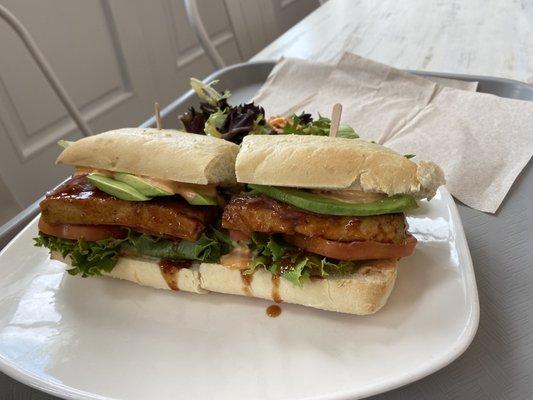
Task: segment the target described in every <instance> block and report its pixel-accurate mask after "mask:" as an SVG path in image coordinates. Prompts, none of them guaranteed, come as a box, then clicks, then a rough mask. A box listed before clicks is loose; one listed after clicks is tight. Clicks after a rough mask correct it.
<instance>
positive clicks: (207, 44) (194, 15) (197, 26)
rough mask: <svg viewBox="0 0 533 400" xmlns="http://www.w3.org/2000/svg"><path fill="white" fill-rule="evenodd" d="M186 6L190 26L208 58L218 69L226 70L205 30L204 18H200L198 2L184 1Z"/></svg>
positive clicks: (194, 0)
mask: <svg viewBox="0 0 533 400" xmlns="http://www.w3.org/2000/svg"><path fill="white" fill-rule="evenodd" d="M184 4H185V11H186V12H187V19H188V20H189V24H190V25H191V28H192V29H193V31H194V34H195V35H196V37H197V38H198V40H199V41H200V44H201V45H202V48H203V49H204V51H205V53H206V54H207V57H209V60H211V62H212V63H213V65H214V66H215V67H216V68H217V69H221V68H224V67H225V66H226V64H225V63H224V60H223V59H222V57H221V56H220V53H219V52H218V51H217V49H216V47H215V45H214V43H213V42H212V41H211V39H210V38H209V35H208V34H207V31H206V30H205V26H204V24H203V22H202V18H200V13H199V12H198V4H197V2H196V0H184Z"/></svg>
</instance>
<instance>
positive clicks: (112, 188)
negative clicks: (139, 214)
mask: <svg viewBox="0 0 533 400" xmlns="http://www.w3.org/2000/svg"><path fill="white" fill-rule="evenodd" d="M87 179H89V181H90V182H91V183H92V184H93V185H94V186H96V187H97V188H98V189H100V190H101V191H102V192H106V193H107V194H110V195H112V196H115V197H116V198H118V199H121V200H127V201H147V200H150V197H147V196H145V195H143V194H142V193H140V192H139V191H137V190H135V189H134V188H132V187H131V186H130V185H128V184H126V183H124V182H119V181H117V180H115V179H112V178H108V177H107V176H104V175H100V174H89V175H87Z"/></svg>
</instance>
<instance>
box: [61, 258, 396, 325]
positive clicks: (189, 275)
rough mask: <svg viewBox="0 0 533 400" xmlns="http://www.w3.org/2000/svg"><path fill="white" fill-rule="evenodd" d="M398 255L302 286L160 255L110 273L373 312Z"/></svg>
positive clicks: (197, 289)
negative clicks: (166, 260) (164, 262)
mask: <svg viewBox="0 0 533 400" xmlns="http://www.w3.org/2000/svg"><path fill="white" fill-rule="evenodd" d="M51 258H52V259H54V260H58V261H61V262H63V263H65V264H67V265H69V266H70V265H71V263H70V260H69V259H68V257H67V258H66V259H65V258H63V257H62V256H61V254H59V253H56V252H52V254H51ZM397 270H398V262H397V261H396V260H377V261H369V262H366V263H365V264H364V266H363V267H361V268H360V269H359V270H358V271H357V272H356V273H355V274H352V275H348V276H343V277H333V278H326V279H311V280H310V281H307V282H305V283H304V284H303V286H302V287H298V286H295V285H293V284H292V283H291V282H289V281H288V280H286V279H284V278H279V277H276V276H274V275H272V274H271V273H270V272H269V271H266V270H264V269H258V270H256V271H255V272H254V273H253V274H252V275H244V274H242V273H241V271H239V270H235V269H229V268H227V267H225V266H223V265H220V264H210V263H202V264H199V263H198V264H193V265H192V267H190V268H174V269H172V268H171V269H170V270H169V269H166V270H165V271H163V269H162V268H161V267H160V266H159V263H158V262H157V261H156V260H150V259H141V258H130V257H121V258H120V259H119V261H118V263H117V265H116V266H115V268H113V271H111V272H110V273H108V274H106V275H107V276H109V277H112V278H118V279H125V280H127V281H131V282H135V283H137V284H139V285H143V286H150V287H153V288H156V289H168V290H182V291H186V292H193V293H198V294H205V293H208V292H219V293H227V294H237V295H243V296H249V297H257V298H262V299H267V300H273V301H276V302H286V303H293V304H300V305H303V306H307V307H313V308H318V309H321V310H328V311H337V312H342V313H348V314H357V315H368V314H373V313H375V312H376V311H378V310H379V309H380V308H381V307H383V306H384V305H385V303H386V302H387V299H388V298H389V295H390V293H391V291H392V288H393V287H394V282H395V281H396V276H397Z"/></svg>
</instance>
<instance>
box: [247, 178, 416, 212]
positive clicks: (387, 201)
mask: <svg viewBox="0 0 533 400" xmlns="http://www.w3.org/2000/svg"><path fill="white" fill-rule="evenodd" d="M248 187H250V188H251V189H253V190H254V191H256V192H259V193H262V194H265V195H267V196H268V197H272V198H273V199H275V200H278V201H281V202H283V203H287V204H290V205H293V206H294V207H298V208H301V209H302V210H306V211H311V212H316V213H318V214H326V215H350V216H365V215H380V214H392V213H397V212H403V211H405V210H408V209H411V208H416V207H418V204H417V202H416V200H415V199H414V197H413V196H410V195H407V194H397V195H395V196H391V197H386V198H384V199H381V200H377V201H374V202H371V203H347V202H344V201H340V200H336V199H331V198H328V197H325V196H321V195H319V194H314V193H309V192H304V191H302V190H298V189H293V188H285V187H277V186H263V185H250V184H249V185H248Z"/></svg>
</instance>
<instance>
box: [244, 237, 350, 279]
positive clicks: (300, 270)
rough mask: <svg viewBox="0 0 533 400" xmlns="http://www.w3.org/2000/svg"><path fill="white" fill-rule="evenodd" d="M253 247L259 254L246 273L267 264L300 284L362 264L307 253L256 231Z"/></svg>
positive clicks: (276, 272) (344, 272)
mask: <svg viewBox="0 0 533 400" xmlns="http://www.w3.org/2000/svg"><path fill="white" fill-rule="evenodd" d="M250 248H251V250H252V252H253V253H254V255H255V256H254V258H253V259H252V261H251V262H250V265H249V268H248V270H246V271H245V273H247V274H252V273H253V272H254V271H255V269H256V268H258V267H263V268H265V269H266V270H268V271H270V272H271V273H272V274H275V275H281V276H282V277H283V278H285V279H287V280H289V281H290V282H292V283H293V284H294V285H296V286H300V287H301V286H302V285H303V283H304V282H305V281H306V280H308V279H310V278H311V277H316V278H326V277H328V276H335V275H348V274H352V273H354V272H356V271H357V270H358V269H359V267H360V263H358V262H355V261H341V260H333V259H330V258H327V257H321V256H318V255H316V254H311V253H308V252H305V251H303V250H301V249H299V248H297V247H294V246H291V245H290V244H287V243H285V242H284V241H283V240H282V239H281V238H280V237H278V236H276V235H266V234H258V233H255V234H254V235H252V241H251V244H250Z"/></svg>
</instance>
